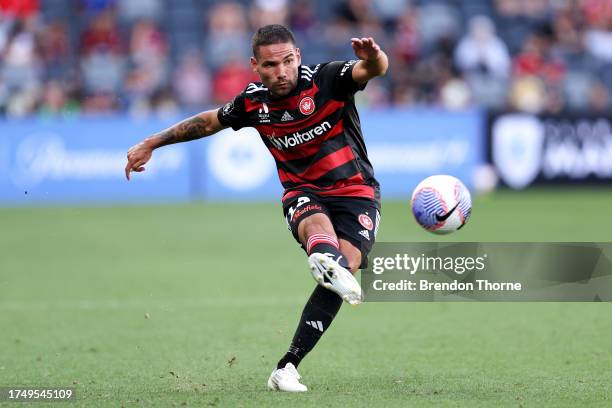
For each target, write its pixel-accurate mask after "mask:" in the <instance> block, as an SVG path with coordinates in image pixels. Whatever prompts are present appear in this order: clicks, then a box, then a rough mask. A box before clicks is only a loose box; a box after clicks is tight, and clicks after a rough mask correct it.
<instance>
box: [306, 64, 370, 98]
mask: <svg viewBox="0 0 612 408" xmlns="http://www.w3.org/2000/svg"><path fill="white" fill-rule="evenodd" d="M357 61H358V60H350V61H333V62H329V63H327V64H325V65H323V66H321V68H320V69H319V75H318V78H317V80H318V81H317V82H318V83H319V87H325V88H329V89H330V90H331V94H332V96H333V97H334V98H335V99H340V100H346V99H350V98H352V97H353V95H355V93H356V92H357V91H362V90H363V89H364V88H365V87H366V84H367V82H364V83H362V84H360V83H358V82H355V80H354V79H353V68H354V67H355V64H356V63H357Z"/></svg>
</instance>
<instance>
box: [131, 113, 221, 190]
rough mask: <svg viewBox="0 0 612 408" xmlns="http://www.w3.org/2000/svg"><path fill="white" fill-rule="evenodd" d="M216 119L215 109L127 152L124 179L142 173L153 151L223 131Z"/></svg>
mask: <svg viewBox="0 0 612 408" xmlns="http://www.w3.org/2000/svg"><path fill="white" fill-rule="evenodd" d="M224 128H225V126H223V125H222V124H221V123H220V122H219V119H218V118H217V109H214V110H209V111H206V112H202V113H200V114H197V115H195V116H192V117H191V118H189V119H185V120H184V121H182V122H179V123H177V124H176V125H174V126H172V127H169V128H168V129H166V130H163V131H161V132H159V133H156V134H154V135H153V136H150V137H148V138H146V139H144V140H143V141H142V142H140V143H138V144H137V145H134V146H132V147H131V148H130V150H128V154H127V159H128V162H127V165H126V166H125V177H126V178H127V179H128V180H129V179H130V172H132V171H135V172H141V171H144V170H145V168H144V165H145V164H146V163H147V162H148V161H149V160H150V159H151V155H152V154H153V150H155V149H157V148H158V147H162V146H166V145H169V144H174V143H180V142H188V141H190V140H195V139H200V138H202V137H205V136H210V135H212V134H214V133H217V132H218V131H220V130H222V129H224Z"/></svg>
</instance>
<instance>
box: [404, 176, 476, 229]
mask: <svg viewBox="0 0 612 408" xmlns="http://www.w3.org/2000/svg"><path fill="white" fill-rule="evenodd" d="M411 205H412V214H414V218H415V219H416V221H417V223H419V225H420V226H421V227H423V228H425V229H426V230H427V231H429V232H433V233H434V234H450V233H451V232H454V231H457V230H458V229H460V228H462V227H463V226H464V225H465V223H466V222H467V220H468V218H470V214H471V212H472V197H471V195H470V192H469V190H468V189H467V188H466V187H465V185H464V184H463V183H462V182H461V180H459V179H458V178H456V177H453V176H448V175H436V176H431V177H427V178H426V179H425V180H423V181H421V182H420V183H419V185H418V186H416V188H415V189H414V192H413V193H412V201H411Z"/></svg>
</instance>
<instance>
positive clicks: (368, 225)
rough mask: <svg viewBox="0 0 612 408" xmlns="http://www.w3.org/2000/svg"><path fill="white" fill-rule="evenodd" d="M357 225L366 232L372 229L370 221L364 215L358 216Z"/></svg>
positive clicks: (372, 225)
mask: <svg viewBox="0 0 612 408" xmlns="http://www.w3.org/2000/svg"><path fill="white" fill-rule="evenodd" d="M359 223H360V224H361V225H362V226H363V228H365V229H367V230H368V231H372V228H374V223H373V222H372V219H371V218H370V217H368V216H367V215H365V214H359Z"/></svg>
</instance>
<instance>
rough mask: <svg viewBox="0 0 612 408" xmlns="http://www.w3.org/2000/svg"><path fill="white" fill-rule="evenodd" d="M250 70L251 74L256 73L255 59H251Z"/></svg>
mask: <svg viewBox="0 0 612 408" xmlns="http://www.w3.org/2000/svg"><path fill="white" fill-rule="evenodd" d="M251 69H252V70H253V72H255V73H257V60H256V59H255V57H251Z"/></svg>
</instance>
